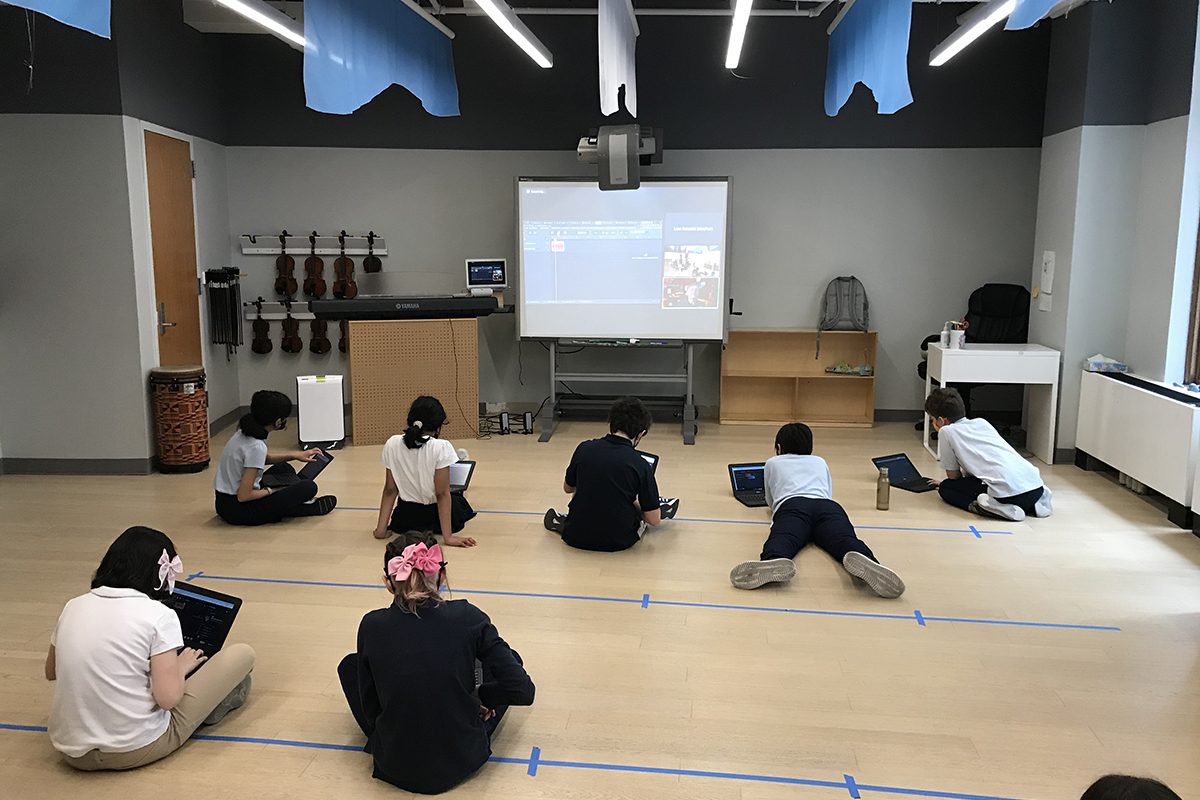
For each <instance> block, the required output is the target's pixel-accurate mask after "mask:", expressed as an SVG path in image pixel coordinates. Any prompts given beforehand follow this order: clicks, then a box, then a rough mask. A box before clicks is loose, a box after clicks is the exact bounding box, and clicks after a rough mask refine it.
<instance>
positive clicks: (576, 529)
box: [542, 397, 679, 552]
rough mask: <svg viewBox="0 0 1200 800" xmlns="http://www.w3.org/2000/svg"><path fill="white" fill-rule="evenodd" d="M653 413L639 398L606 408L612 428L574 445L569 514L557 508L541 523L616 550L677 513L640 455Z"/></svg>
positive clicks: (574, 542) (566, 536)
mask: <svg viewBox="0 0 1200 800" xmlns="http://www.w3.org/2000/svg"><path fill="white" fill-rule="evenodd" d="M652 421H653V420H652V419H651V417H650V411H649V409H647V408H646V406H645V404H644V403H642V401H641V400H639V399H637V398H636V397H620V398H618V399H617V400H616V401H615V402H613V404H612V407H611V408H609V410H608V430H609V431H610V433H609V434H608V436H605V437H603V438H601V439H590V440H588V441H586V442H583V443H581V444H580V445H579V446H578V447H576V448H575V454H574V455H573V456H571V464H570V466H568V467H567V477H566V480H565V481H564V482H563V491H565V492H566V493H567V494H569V495H574V496H573V497H572V498H571V506H570V508H571V510H570V513H569V514H559V513H558V512H556V511H555V510H554V509H553V508H552V509H550V510H549V511H547V512H546V516H545V518H544V519H543V521H542V524H543V525H545V527H546V530H549V531H554V532H555V533H557V534H559V535H561V536H562V538H563V541H564V542H566V543H567V544H569V545H570V546H571V547H578V548H580V549H581V550H603V551H606V552H612V551H615V550H625V549H628V548H630V547H633V546H634V545H635V544H637V543H638V542H639V541H641V538H642V534H643V533H645V531H646V526H647V525H649V526H657V525H658V524H659V523H660V522H661V521H662V520H664V519H671V518H672V517H674V516H675V514H676V513H677V512H678V511H679V501H678V500H669V499H665V498H661V497H659V496H658V484H657V483H655V482H654V471H653V470H652V469H651V467H650V464H649V463H648V462H647V461H646V459H644V458H642V457H641V456H640V455H638V453H637V450H636V449H635V448H637V446H638V442H640V441H642V439H643V438H644V437H645V435H646V432H647V431H648V430H650V423H651V422H652Z"/></svg>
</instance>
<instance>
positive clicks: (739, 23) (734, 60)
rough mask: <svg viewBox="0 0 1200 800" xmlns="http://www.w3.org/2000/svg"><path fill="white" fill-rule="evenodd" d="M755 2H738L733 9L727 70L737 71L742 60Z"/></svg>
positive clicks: (751, 0)
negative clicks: (747, 27)
mask: <svg viewBox="0 0 1200 800" xmlns="http://www.w3.org/2000/svg"><path fill="white" fill-rule="evenodd" d="M753 5H754V0H737V4H736V5H734V7H733V25H732V26H731V27H730V28H729V49H728V50H727V51H725V69H737V65H738V62H739V61H741V59H742V43H743V42H744V41H746V25H747V24H748V23H749V22H750V8H751V6H753Z"/></svg>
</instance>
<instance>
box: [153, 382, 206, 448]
mask: <svg viewBox="0 0 1200 800" xmlns="http://www.w3.org/2000/svg"><path fill="white" fill-rule="evenodd" d="M150 391H151V392H152V393H153V394H154V433H155V440H156V442H157V444H158V469H159V470H160V471H161V472H201V471H203V470H204V469H205V468H207V467H208V462H209V453H208V391H207V390H206V389H205V388H204V368H203V367H194V366H183V367H155V368H154V369H152V370H150Z"/></svg>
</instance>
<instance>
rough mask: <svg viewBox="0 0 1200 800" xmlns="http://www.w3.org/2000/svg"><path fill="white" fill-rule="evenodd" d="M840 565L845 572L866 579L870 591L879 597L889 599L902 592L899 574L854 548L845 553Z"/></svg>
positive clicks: (902, 586)
mask: <svg viewBox="0 0 1200 800" xmlns="http://www.w3.org/2000/svg"><path fill="white" fill-rule="evenodd" d="M842 566H843V567H844V568H845V570H846V572H849V573H850V574H851V575H853V576H854V577H856V578H858V579H860V580H863V581H866V584H867V586H870V587H871V591H873V592H874V593H875V594H877V595H879V596H880V597H886V598H889V599H891V598H894V597H899V596H900V595H902V594H904V581H902V580H901V579H900V576H899V575H897V574H896V573H895V572H892V571H891V570H890V569H888V568H887V567H885V566H884V565H883V564H880V563H879V562H878V561H872V560H871V559H869V558H867V557H866V556H864V555H863V554H862V553H859V552H858V551H856V550H851V551H850V552H849V553H846V557H845V558H843V559H842Z"/></svg>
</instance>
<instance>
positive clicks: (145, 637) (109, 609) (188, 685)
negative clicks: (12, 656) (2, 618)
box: [46, 526, 254, 771]
mask: <svg viewBox="0 0 1200 800" xmlns="http://www.w3.org/2000/svg"><path fill="white" fill-rule="evenodd" d="M182 573H183V561H182V560H181V559H180V558H179V554H178V553H177V552H176V551H175V545H174V544H172V542H171V540H170V538H168V537H167V535H166V534H165V533H162V532H161V531H156V530H154V529H153V528H144V527H141V526H137V527H133V528H129V529H128V530H126V531H125V532H124V533H122V534H121V535H120V536H118V537H117V540H116V541H114V542H113V543H112V545H110V546H109V548H108V552H107V553H105V554H104V558H103V559H101V561H100V567H99V568H98V569H97V570H96V574H95V575H94V576H93V577H92V590H91V591H90V592H88V593H87V594H85V595H81V596H79V597H76V598H75V599H74V600H71V601H70V602H68V603H67V605H66V607H65V608H64V609H63V611H62V614H61V615H60V616H59V618H58V624H57V625H55V626H54V633H53V634H52V635H51V637H50V651H49V653H47V654H46V679H47V680H51V681H54V701H53V703H52V705H51V706H50V722H49V724H48V726H47V729H48V731H49V734H50V742H51V743H52V744H53V745H54V747H55V749H57V750H58V751H59V752H60V753H62V755H63V758H64V759H65V760H66V762H67V763H68V764H70V765H71V766H72V767H75V768H76V769H81V770H89V771H90V770H102V769H103V770H109V769H132V768H134V767H140V766H143V765H144V764H150V763H152V762H154V761H158V760H159V759H161V758H164V757H166V756H168V755H170V754H171V753H173V752H175V751H176V750H177V749H179V747H180V746H181V745H182V744H183V743H184V742H186V741H187V740H188V738H189V737H190V736H191V735H192V734H193V733H194V732H195V730H196V729H197V728H198V727H200V724H201V723H207V724H209V725H212V724H215V723H216V722H219V721H220V720H221V719H222V718H223V717H224V716H225V715H226V714H227V713H228V712H230V711H232V710H233V709H235V708H237V707H239V706H241V705H242V704H243V703H245V702H246V696H247V694H249V692H250V670H252V669H253V668H254V651H253V650H252V649H250V646H249V645H245V644H232V645H228V646H227V647H224V648H222V649H221V651H220V652H219V653H215V654H214V653H203V652H201V651H199V650H194V649H192V648H190V647H184V646H183V632H182V630H181V628H180V624H179V617H178V616H177V615H176V613H175V610H174V609H173V608H171V607H170V606H168V605H166V604H165V602H163V601H166V600H168V599H170V596H171V595H172V594H173V593H174V592H175V580H176V578H177V577H178V576H179V575H180V574H182ZM201 664H204V665H205V666H204V669H203V670H201V671H199V672H195V670H196V669H197V668H198V667H199V666H200V665H201ZM193 672H195V674H192V673H193Z"/></svg>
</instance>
